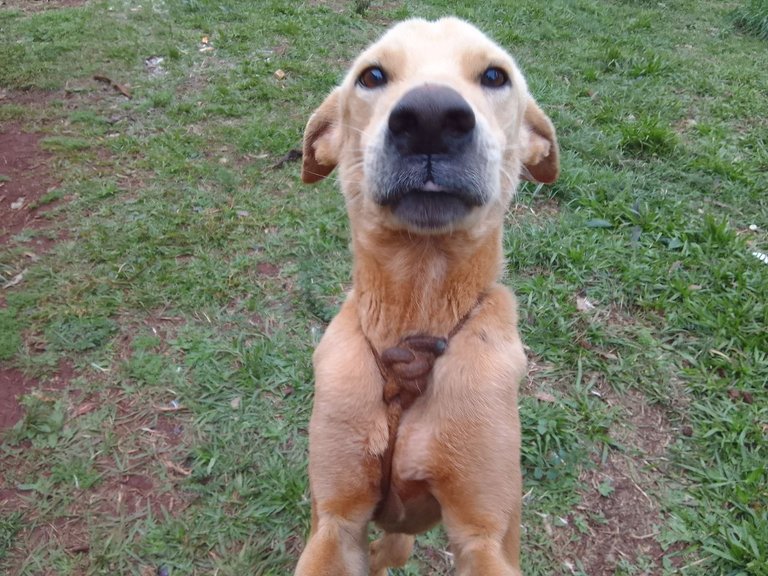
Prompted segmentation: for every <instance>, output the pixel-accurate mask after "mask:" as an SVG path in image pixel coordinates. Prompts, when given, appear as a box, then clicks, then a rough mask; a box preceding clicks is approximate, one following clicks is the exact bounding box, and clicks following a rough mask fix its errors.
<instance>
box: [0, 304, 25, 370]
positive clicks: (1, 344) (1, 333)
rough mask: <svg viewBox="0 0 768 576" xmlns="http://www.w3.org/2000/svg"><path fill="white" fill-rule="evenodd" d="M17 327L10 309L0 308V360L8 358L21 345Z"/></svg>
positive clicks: (14, 316) (17, 324) (12, 355)
mask: <svg viewBox="0 0 768 576" xmlns="http://www.w3.org/2000/svg"><path fill="white" fill-rule="evenodd" d="M19 328H20V327H19V323H18V321H17V320H16V315H15V314H14V313H13V312H12V311H11V310H0V360H10V359H11V358H13V357H14V355H15V354H16V351H17V350H18V349H19V346H21V334H20V331H19Z"/></svg>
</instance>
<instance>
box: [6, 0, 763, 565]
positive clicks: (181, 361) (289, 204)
mask: <svg viewBox="0 0 768 576" xmlns="http://www.w3.org/2000/svg"><path fill="white" fill-rule="evenodd" d="M747 9H749V10H752V12H750V14H753V15H757V16H756V17H759V15H760V14H761V12H759V10H760V9H761V8H760V3H759V2H752V3H751V4H750V3H745V4H744V5H743V8H742V13H743V14H745V13H746V10H747ZM730 10H731V8H730V5H728V6H724V5H722V3H720V2H715V1H714V0H712V1H708V0H707V1H699V2H693V1H692V0H684V1H682V2H678V3H657V2H626V1H619V0H615V1H608V0H578V1H577V2H565V1H555V2H551V3H547V4H543V3H541V2H533V1H528V0H524V1H520V2H518V3H516V5H515V7H514V8H510V7H509V6H508V4H507V3H505V2H501V1H496V0H491V1H489V2H484V3H482V5H479V4H474V3H457V2H449V1H447V0H427V1H420V2H395V3H380V2H370V3H369V2H349V3H344V2H327V3H307V4H299V3H295V2H289V1H284V0H268V1H266V2H258V3H252V2H243V1H241V0H220V1H217V2H211V1H208V0H166V1H164V2H158V1H154V2H145V3H142V4H141V6H139V5H137V4H133V3H125V2H118V1H116V0H114V1H113V0H108V1H105V2H95V3H89V4H85V5H82V6H77V7H70V8H61V9H50V10H45V11H39V12H34V13H33V12H26V11H22V10H18V9H12V8H11V9H5V10H3V11H2V12H1V13H0V32H2V35H0V51H1V52H2V53H3V54H4V56H6V55H8V57H4V58H2V59H0V85H2V86H3V87H4V88H6V89H7V90H8V92H9V94H11V97H6V98H5V99H4V100H0V119H1V120H2V121H11V120H13V121H16V122H22V124H23V126H25V127H26V128H27V129H30V130H32V129H35V130H41V131H43V132H44V133H45V139H44V140H43V141H42V143H41V144H42V146H43V147H44V148H45V149H46V150H48V151H50V152H51V153H53V154H54V166H55V170H56V174H57V176H60V177H61V183H60V184H59V185H58V186H57V187H56V190H55V192H54V193H52V194H54V196H50V197H48V198H47V199H46V201H53V200H56V199H65V200H64V201H63V202H62V201H60V202H59V203H58V204H56V205H55V206H56V210H57V211H56V212H55V217H54V218H53V219H52V220H51V224H50V226H51V228H49V230H48V231H42V230H35V229H32V230H27V231H24V232H23V233H20V234H19V235H18V236H16V237H15V238H12V239H11V240H9V241H8V242H7V243H6V244H5V245H3V246H2V247H0V281H2V282H3V283H4V282H6V281H8V280H10V279H11V278H14V277H15V276H16V275H17V274H19V273H20V272H22V271H24V270H26V272H25V273H24V276H23V281H22V282H21V283H20V284H19V285H17V286H15V287H13V288H9V289H6V290H2V292H3V294H2V299H0V361H2V366H1V367H11V366H12V367H16V368H18V369H22V370H23V371H24V372H25V373H26V374H27V375H28V376H29V377H32V378H36V379H37V380H38V381H39V382H40V388H39V390H37V391H36V392H34V393H29V394H28V395H26V396H24V398H23V399H22V404H23V405H24V407H25V409H26V414H27V416H26V418H25V419H24V420H23V421H22V422H21V423H19V425H18V426H17V427H16V428H15V429H14V430H12V431H9V432H7V433H6V434H5V435H4V437H3V443H2V445H0V466H2V467H3V469H4V476H3V479H2V484H0V490H8V491H12V492H14V493H15V494H16V495H17V496H16V497H15V498H14V499H13V500H12V501H11V502H12V503H13V505H12V506H11V507H9V508H0V510H3V512H0V514H2V515H0V566H4V568H5V569H6V570H7V571H8V572H9V573H11V574H38V573H57V574H100V573H106V572H109V573H120V574H137V575H144V574H148V573H161V572H162V571H166V573H169V574H181V573H184V574H203V573H206V574H207V573H219V574H242V573H245V572H248V573H256V574H264V575H269V574H285V573H288V572H289V571H290V567H291V566H292V564H293V563H294V562H295V559H296V555H297V553H298V551H299V550H300V548H301V543H302V541H303V538H304V536H305V534H306V530H307V527H308V522H309V501H308V494H307V486H306V470H305V469H306V448H307V441H306V426H307V420H308V416H309V412H310V406H311V397H312V373H311V365H310V357H311V352H312V348H313V346H314V345H315V344H316V342H317V340H318V339H319V336H320V335H321V334H322V331H323V329H324V327H325V325H326V324H327V322H328V321H329V319H330V318H331V317H332V316H333V313H334V311H335V310H336V309H337V307H338V305H339V303H340V302H341V300H342V298H343V294H344V290H345V289H346V288H347V287H348V285H349V270H350V256H349V254H348V242H349V232H348V228H347V224H346V221H345V215H344V207H343V203H342V201H341V198H340V195H339V193H338V192H337V190H336V189H335V182H334V181H333V179H330V180H329V181H327V182H325V183H322V184H320V185H318V186H315V187H312V188H306V187H303V186H301V185H300V184H299V182H298V166H296V165H291V164H289V165H288V166H286V167H284V168H282V169H279V170H275V169H271V166H272V165H273V164H274V163H275V162H276V161H277V160H278V159H280V158H281V157H282V156H283V155H284V154H285V153H287V152H288V151H289V150H290V149H292V148H295V147H297V146H298V145H299V143H300V138H301V131H302V128H303V125H304V122H305V121H306V119H307V118H308V115H309V114H310V112H311V111H312V109H313V107H314V106H315V105H317V104H318V103H319V102H320V101H322V99H323V97H324V95H325V94H326V93H327V92H328V91H329V90H330V89H331V88H332V86H333V85H334V84H335V83H336V82H337V81H338V79H339V78H340V77H341V75H342V73H343V70H344V66H345V65H346V63H347V62H348V61H349V60H350V59H351V58H352V57H353V56H354V54H355V53H356V52H357V51H358V50H359V49H360V47H361V46H363V45H364V44H366V43H367V42H368V41H370V40H371V39H373V38H375V37H376V36H377V35H378V34H379V33H380V32H381V30H382V29H383V27H384V26H386V25H387V24H388V23H389V22H390V21H392V20H396V19H400V18H404V17H408V16H425V17H435V16H439V15H442V14H446V13H454V14H457V15H459V16H463V17H466V18H469V19H471V20H473V21H475V22H476V23H477V24H478V25H479V26H480V27H482V28H483V29H485V30H487V31H488V32H489V33H491V34H492V35H493V36H494V37H495V38H497V39H498V40H499V41H500V42H501V43H503V44H504V45H505V46H507V47H508V48H509V49H510V50H511V51H512V52H513V53H514V54H515V55H516V56H517V58H518V60H519V62H520V64H521V66H522V67H523V69H524V71H525V72H526V74H527V76H528V78H529V83H530V85H531V89H532V91H533V92H534V94H536V96H537V98H538V99H539V102H540V103H541V104H542V106H543V107H544V109H545V110H547V111H548V113H549V114H550V115H551V117H552V119H553V121H554V123H555V125H556V126H557V128H558V131H559V138H560V143H561V149H562V156H563V173H562V177H561V179H560V181H559V182H558V183H556V184H555V185H554V186H553V187H551V188H546V189H538V188H535V187H533V186H531V185H527V186H524V187H523V188H522V189H521V191H520V195H519V198H518V202H517V204H516V205H515V206H514V207H513V209H512V210H511V212H510V216H509V232H508V234H507V237H506V240H505V245H504V248H505V253H506V256H507V261H508V271H507V281H508V283H509V284H510V285H511V286H512V287H513V288H514V289H515V291H516V293H517V294H518V298H519V301H520V309H521V318H522V321H521V331H522V332H523V337H524V340H525V342H526V344H527V346H528V347H529V353H530V357H531V367H532V372H531V379H530V382H529V383H527V384H526V385H525V386H524V397H523V399H522V401H521V418H522V422H523V427H524V438H523V466H524V475H525V486H526V487H525V490H526V498H525V517H524V524H525V534H524V551H523V557H524V562H525V570H526V574H533V575H535V574H579V573H588V574H592V575H594V574H616V575H619V574H627V575H629V574H650V573H653V574H657V573H665V574H673V573H683V574H685V575H687V576H690V575H698V574H702V575H703V574H724V575H725V574H729V575H731V574H732V575H737V574H744V575H749V576H765V575H766V574H768V568H766V566H768V533H766V527H768V471H766V465H765V462H768V451H767V450H766V445H768V444H766V435H767V434H768V428H766V427H767V426H768V402H767V400H768V397H767V396H768V393H767V392H766V384H767V383H768V357H767V356H768V353H767V352H766V346H765V342H766V332H765V326H766V325H768V308H767V307H766V302H768V266H766V265H765V264H764V263H763V262H761V261H760V260H758V259H757V258H755V257H754V256H752V254H751V252H753V251H761V252H766V251H768V249H767V248H768V235H767V234H766V230H768V204H766V201H765V194H764V192H765V189H766V184H768V182H766V176H765V175H766V173H767V172H768V147H767V146H766V124H765V119H764V110H765V109H766V107H768V97H766V93H765V90H764V78H765V73H764V70H763V67H762V66H761V62H762V61H761V57H762V56H763V55H764V51H765V44H764V42H763V41H762V40H760V39H759V38H755V37H754V36H751V35H747V34H740V33H738V31H739V30H741V29H742V28H745V29H746V27H745V26H744V24H743V23H741V22H740V23H739V26H738V28H734V27H733V25H732V22H733V21H732V15H731V13H730ZM681 30H685V34H683V35H681V33H680V31H681ZM753 30H754V29H753ZM758 35H759V33H758ZM203 37H207V38H208V44H207V45H206V44H204V43H203V42H202V39H203ZM207 46H209V47H211V48H212V50H205V49H206V47H207ZM201 50H203V51H201ZM157 56H159V57H162V58H163V62H162V70H163V72H162V73H161V74H160V75H157V73H150V71H149V69H148V66H147V64H145V62H146V61H147V59H149V58H151V57H157ZM278 69H280V70H282V71H283V72H284V73H285V77H284V78H283V79H278V78H277V77H276V76H275V71H276V70H278ZM94 74H101V75H106V76H108V77H109V78H111V79H113V80H114V81H115V82H118V83H120V84H121V85H124V86H128V87H130V90H131V94H132V96H133V98H132V99H130V100H129V99H127V98H125V97H123V96H122V95H120V94H119V93H118V92H116V91H114V90H112V89H111V88H108V87H107V86H105V85H104V84H102V83H98V82H95V81H93V80H92V76H93V75H94ZM22 92H26V93H33V94H34V93H39V94H41V95H42V94H47V96H46V97H45V98H41V99H40V101H41V102H42V103H38V104H24V105H19V104H17V103H14V102H13V95H14V94H21V93H22ZM752 224H754V225H755V227H756V229H755V230H751V229H750V228H749V226H750V225H752ZM46 235H47V236H46ZM51 235H53V237H55V238H58V241H57V243H56V245H55V247H54V248H52V249H50V251H49V252H47V253H45V254H39V255H38V256H39V259H37V260H35V261H31V260H30V258H29V256H27V255H26V254H27V253H28V252H29V246H30V243H31V242H33V241H34V240H35V239H39V238H46V237H50V236H51ZM579 299H587V300H588V301H589V302H591V303H592V304H593V306H594V308H592V309H589V310H586V309H584V307H583V305H580V304H579V301H580V300H579ZM642 414H647V415H654V416H657V417H658V418H659V419H660V420H657V421H658V422H661V424H660V425H659V426H658V427H650V425H649V426H647V427H643V426H645V423H644V421H643V420H642V419H641V418H640V416H641V415H642ZM657 421H654V422H657ZM654 434H657V435H654ZM649 438H651V439H653V440H658V442H657V443H658V444H659V446H658V447H656V448H654V446H649V445H648V444H649ZM621 462H623V463H625V464H626V463H629V464H628V465H631V466H632V470H634V472H632V473H631V474H630V473H626V474H623V473H620V470H619V468H618V465H619V463H621ZM617 470H619V471H617ZM630 477H631V478H632V479H633V480H632V481H633V482H635V483H636V485H637V486H638V489H641V490H642V491H643V493H644V494H646V496H647V498H648V499H649V500H650V501H651V502H652V506H650V505H646V507H644V508H636V510H637V515H638V516H642V515H647V516H649V517H651V519H652V520H653V523H654V528H653V530H652V532H651V534H652V536H651V537H649V540H643V541H642V542H645V543H648V542H649V541H651V542H652V543H653V544H654V546H656V548H648V552H647V553H645V552H644V553H635V552H634V551H631V550H630V552H631V553H630V552H627V554H625V555H624V556H621V557H619V558H616V559H615V561H614V562H610V561H609V560H606V559H605V558H603V559H602V560H601V559H599V558H594V557H592V556H594V555H595V554H594V553H593V554H591V555H590V554H588V553H585V554H581V555H580V554H579V553H578V550H580V548H579V546H580V545H582V544H585V543H586V545H587V550H590V551H595V553H596V554H600V552H601V550H602V549H604V548H606V547H607V546H608V541H607V540H606V538H607V537H606V536H605V533H604V532H602V530H603V529H604V527H606V526H608V527H610V526H613V524H612V523H615V522H617V521H618V520H617V517H616V516H615V512H614V511H613V510H614V509H613V506H614V504H617V503H619V504H620V503H621V502H622V500H621V498H625V497H626V495H627V492H626V491H625V490H624V489H623V484H622V482H624V481H627V482H629V481H628V480H627V478H630ZM592 480H594V482H593V481H592ZM0 494H2V492H0ZM641 500H642V501H645V499H641ZM625 505H626V506H629V507H633V506H639V505H638V504H637V503H636V502H635V501H629V500H628V501H626V503H625ZM6 509H7V510H8V512H5V511H4V510H6ZM632 509H635V508H632ZM627 532H630V531H629V530H628V531H627ZM419 542H420V543H419V546H418V548H417V554H416V557H415V558H414V559H413V560H412V561H411V562H410V563H409V565H408V566H407V567H406V568H404V569H402V570H400V571H396V572H395V573H396V574H399V575H401V576H402V575H408V576H412V575H415V574H448V573H450V568H449V565H450V562H449V560H448V556H446V555H445V554H444V553H443V550H444V547H445V542H444V538H443V536H442V534H441V532H440V531H435V532H433V533H430V534H429V535H427V536H426V537H424V538H423V539H421V540H420V541H419ZM611 542H614V541H611ZM85 543H87V546H85ZM615 543H616V544H617V545H621V544H622V542H621V541H620V540H617V541H616V542H615ZM630 543H631V545H632V547H633V550H634V549H638V548H639V545H638V544H637V541H634V540H632V541H630ZM621 549H622V550H624V551H627V550H629V548H628V544H627V543H626V542H625V543H624V548H621ZM659 551H660V552H659ZM659 553H660V554H661V555H662V556H663V558H660V559H659V558H656V557H655V555H657V554H659ZM603 555H604V554H603Z"/></svg>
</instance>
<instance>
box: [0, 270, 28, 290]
mask: <svg viewBox="0 0 768 576" xmlns="http://www.w3.org/2000/svg"><path fill="white" fill-rule="evenodd" d="M26 273H27V270H26V268H25V269H24V270H22V271H21V272H19V273H18V274H16V276H14V277H13V278H11V279H10V280H8V282H6V283H5V284H3V288H11V287H12V286H16V284H20V283H21V281H22V280H24V274H26Z"/></svg>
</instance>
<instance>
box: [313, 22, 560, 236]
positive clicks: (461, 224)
mask: <svg viewBox="0 0 768 576" xmlns="http://www.w3.org/2000/svg"><path fill="white" fill-rule="evenodd" d="M336 166H338V167H339V170H340V173H341V180H342V184H343V192H344V194H345V196H346V198H347V204H348V207H349V210H350V212H351V213H354V215H355V216H357V218H355V220H356V221H357V220H359V221H360V222H361V224H362V225H369V226H375V227H383V228H385V229H395V230H397V229H405V230H408V231H410V232H412V233H420V234H427V233H431V234H434V233H444V232H450V231H453V230H459V229H467V230H477V231H480V230H478V228H482V227H483V226H482V225H483V223H486V222H490V223H492V224H495V223H498V222H500V220H501V218H502V217H503V213H504V210H505V209H506V206H507V205H508V203H509V201H510V199H511V197H512V195H513V193H514V190H515V188H516V186H517V184H518V180H519V178H520V177H521V176H524V177H526V178H528V179H534V180H537V181H540V182H553V181H554V180H555V179H556V178H557V174H558V152H557V142H556V139H555V132H554V129H553V128H552V124H551V123H550V121H549V119H548V118H547V117H546V116H545V115H544V113H543V112H541V110H540V109H539V108H538V106H537V105H536V103H535V102H534V100H533V98H532V97H531V96H530V94H529V93H528V88H527V86H526V84H525V80H524V78H523V76H522V74H521V73H520V71H519V69H518V68H517V66H516V64H515V62H514V60H513V59H512V57H511V56H509V55H508V54H507V53H506V52H505V51H504V50H502V49H501V48H500V47H499V46H497V45H496V44H495V43H493V42H492V41H491V40H489V39H488V38H487V37H486V36H485V35H483V34H482V33H481V32H480V31H479V30H477V29H476V28H475V27H473V26H471V25H469V24H467V23H466V22H463V21H461V20H458V19H455V18H445V19H442V20H439V21H437V22H426V21H424V20H409V21H406V22H403V23H401V24H398V25H397V26H395V27H394V28H392V29H390V30H389V32H387V33H386V34H385V35H384V36H383V37H382V38H381V39H380V40H379V41H378V42H376V43H375V44H373V45H372V46H371V47H369V48H368V49H367V50H366V51H365V52H363V54H361V55H360V56H359V57H358V58H357V60H356V61H355V63H354V64H353V65H352V67H351V69H350V71H349V73H348V74H347V76H346V78H345V80H344V82H343V83H342V84H341V86H339V87H338V88H337V89H336V90H334V91H333V92H332V93H331V94H330V96H328V98H327V99H326V100H325V102H323V104H322V105H321V106H320V108H319V109H318V110H317V111H316V112H315V114H314V115H313V116H312V118H311V119H310V121H309V123H308V125H307V129H306V132H305V137H304V161H303V167H302V178H303V180H304V181H305V182H315V181H317V180H320V179H321V178H324V177H325V176H327V175H328V174H329V173H330V172H331V171H332V170H333V169H334V167H336ZM494 215H495V216H496V217H494Z"/></svg>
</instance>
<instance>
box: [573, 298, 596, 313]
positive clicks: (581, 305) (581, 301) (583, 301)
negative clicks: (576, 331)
mask: <svg viewBox="0 0 768 576" xmlns="http://www.w3.org/2000/svg"><path fill="white" fill-rule="evenodd" d="M594 309H595V305H594V304H592V302H590V301H589V299H588V298H587V297H586V296H576V310H578V311H579V312H589V311H590V310H594Z"/></svg>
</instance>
